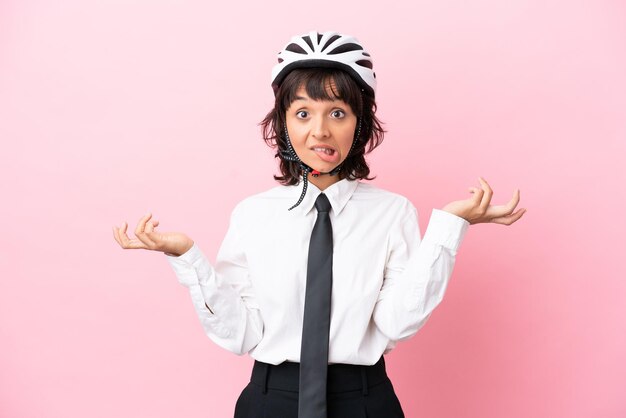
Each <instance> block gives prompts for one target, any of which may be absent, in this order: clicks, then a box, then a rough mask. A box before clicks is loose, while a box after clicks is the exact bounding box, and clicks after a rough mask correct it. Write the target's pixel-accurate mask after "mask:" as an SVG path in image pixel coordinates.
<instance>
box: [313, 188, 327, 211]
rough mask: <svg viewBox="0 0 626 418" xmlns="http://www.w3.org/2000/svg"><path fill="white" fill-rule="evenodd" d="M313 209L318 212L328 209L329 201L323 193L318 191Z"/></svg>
mask: <svg viewBox="0 0 626 418" xmlns="http://www.w3.org/2000/svg"><path fill="white" fill-rule="evenodd" d="M315 209H317V211H318V212H329V211H330V202H329V201H328V197H326V195H325V194H324V193H320V195H319V196H317V199H315Z"/></svg>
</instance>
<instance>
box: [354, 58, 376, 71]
mask: <svg viewBox="0 0 626 418" xmlns="http://www.w3.org/2000/svg"><path fill="white" fill-rule="evenodd" d="M356 63H357V64H358V65H360V66H361V67H367V68H369V69H370V70H371V69H372V68H373V66H372V61H370V60H359V61H357V62H356Z"/></svg>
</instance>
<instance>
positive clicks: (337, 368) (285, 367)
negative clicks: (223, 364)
mask: <svg viewBox="0 0 626 418" xmlns="http://www.w3.org/2000/svg"><path fill="white" fill-rule="evenodd" d="M327 376H328V381H327V386H326V389H327V392H328V393H339V392H347V391H351V390H362V391H363V394H364V395H367V393H368V388H369V387H372V386H374V385H377V384H379V383H382V382H384V381H385V380H386V379H388V376H387V369H386V367H385V359H384V357H383V356H380V359H379V360H378V361H377V362H376V364H374V365H372V366H363V365H358V364H342V363H337V364H330V365H329V366H328V375H327ZM250 381H251V382H252V383H254V384H256V385H259V386H261V387H262V388H263V393H266V392H267V389H278V390H285V391H290V392H299V389H300V363H294V362H290V361H285V362H283V363H280V364H278V365H273V364H269V363H264V362H261V361H258V360H255V361H254V366H253V367H252V376H251V377H250Z"/></svg>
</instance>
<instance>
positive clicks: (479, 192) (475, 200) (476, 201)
mask: <svg viewBox="0 0 626 418" xmlns="http://www.w3.org/2000/svg"><path fill="white" fill-rule="evenodd" d="M471 189H472V193H474V196H472V205H473V206H474V207H476V206H479V205H480V201H481V199H482V198H483V193H485V191H484V190H483V189H480V188H478V187H471Z"/></svg>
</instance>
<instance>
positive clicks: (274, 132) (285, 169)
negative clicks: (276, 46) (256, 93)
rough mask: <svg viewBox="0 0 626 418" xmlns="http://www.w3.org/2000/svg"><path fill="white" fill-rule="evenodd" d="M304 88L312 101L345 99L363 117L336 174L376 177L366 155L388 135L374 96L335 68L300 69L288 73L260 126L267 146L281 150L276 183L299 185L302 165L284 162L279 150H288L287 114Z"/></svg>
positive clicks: (352, 177)
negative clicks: (357, 135) (352, 142)
mask: <svg viewBox="0 0 626 418" xmlns="http://www.w3.org/2000/svg"><path fill="white" fill-rule="evenodd" d="M302 86H303V87H304V88H305V90H306V92H307V95H308V96H309V97H310V98H311V99H313V100H335V99H338V100H343V101H344V102H346V103H347V104H348V105H349V106H350V108H351V109H352V111H353V112H354V114H355V115H357V117H361V118H362V120H361V133H360V135H359V138H357V139H356V142H355V143H354V147H353V148H352V151H351V152H350V154H349V155H348V156H347V157H346V159H345V160H344V161H343V163H342V164H341V168H340V170H339V173H338V174H337V175H339V177H340V178H341V179H344V178H348V179H350V180H355V179H366V180H373V179H374V178H376V177H367V176H368V175H369V173H370V169H369V167H368V165H367V162H366V161H365V154H369V153H370V152H372V151H373V150H374V149H375V148H376V147H378V146H379V145H380V144H381V143H382V141H383V138H384V135H385V131H384V130H383V128H382V122H381V121H380V120H378V118H377V117H376V114H375V113H376V108H377V106H376V102H375V100H374V97H373V96H372V95H370V94H368V93H367V92H366V91H365V90H364V89H362V88H361V87H360V86H359V85H358V84H357V82H356V81H355V80H354V79H353V78H352V77H351V76H350V75H349V74H348V73H346V72H345V71H342V70H339V69H334V68H298V69H294V70H292V71H291V72H289V74H287V76H286V77H285V79H284V80H283V82H282V83H281V85H280V86H279V87H278V89H277V90H276V93H275V95H276V100H275V102H274V108H273V109H272V110H271V111H270V112H269V113H268V114H267V115H266V116H265V119H263V120H262V121H261V122H260V123H259V125H260V126H261V127H262V132H263V139H264V140H265V143H266V144H267V145H268V146H270V147H271V148H276V147H278V150H277V152H276V154H275V155H274V157H277V158H279V159H280V171H281V174H282V176H277V175H274V180H277V181H279V182H280V183H281V184H283V185H297V184H298V183H299V182H300V174H301V168H300V165H299V163H298V162H297V161H289V160H286V159H284V158H283V157H282V156H281V153H280V151H287V150H288V145H287V138H286V137H285V134H284V131H285V126H286V117H285V114H286V111H287V109H288V108H289V106H291V103H292V102H293V101H294V100H295V99H296V96H297V92H298V90H299V88H300V87H302ZM329 87H330V88H329ZM329 90H330V91H329ZM331 94H332V95H331Z"/></svg>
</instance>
